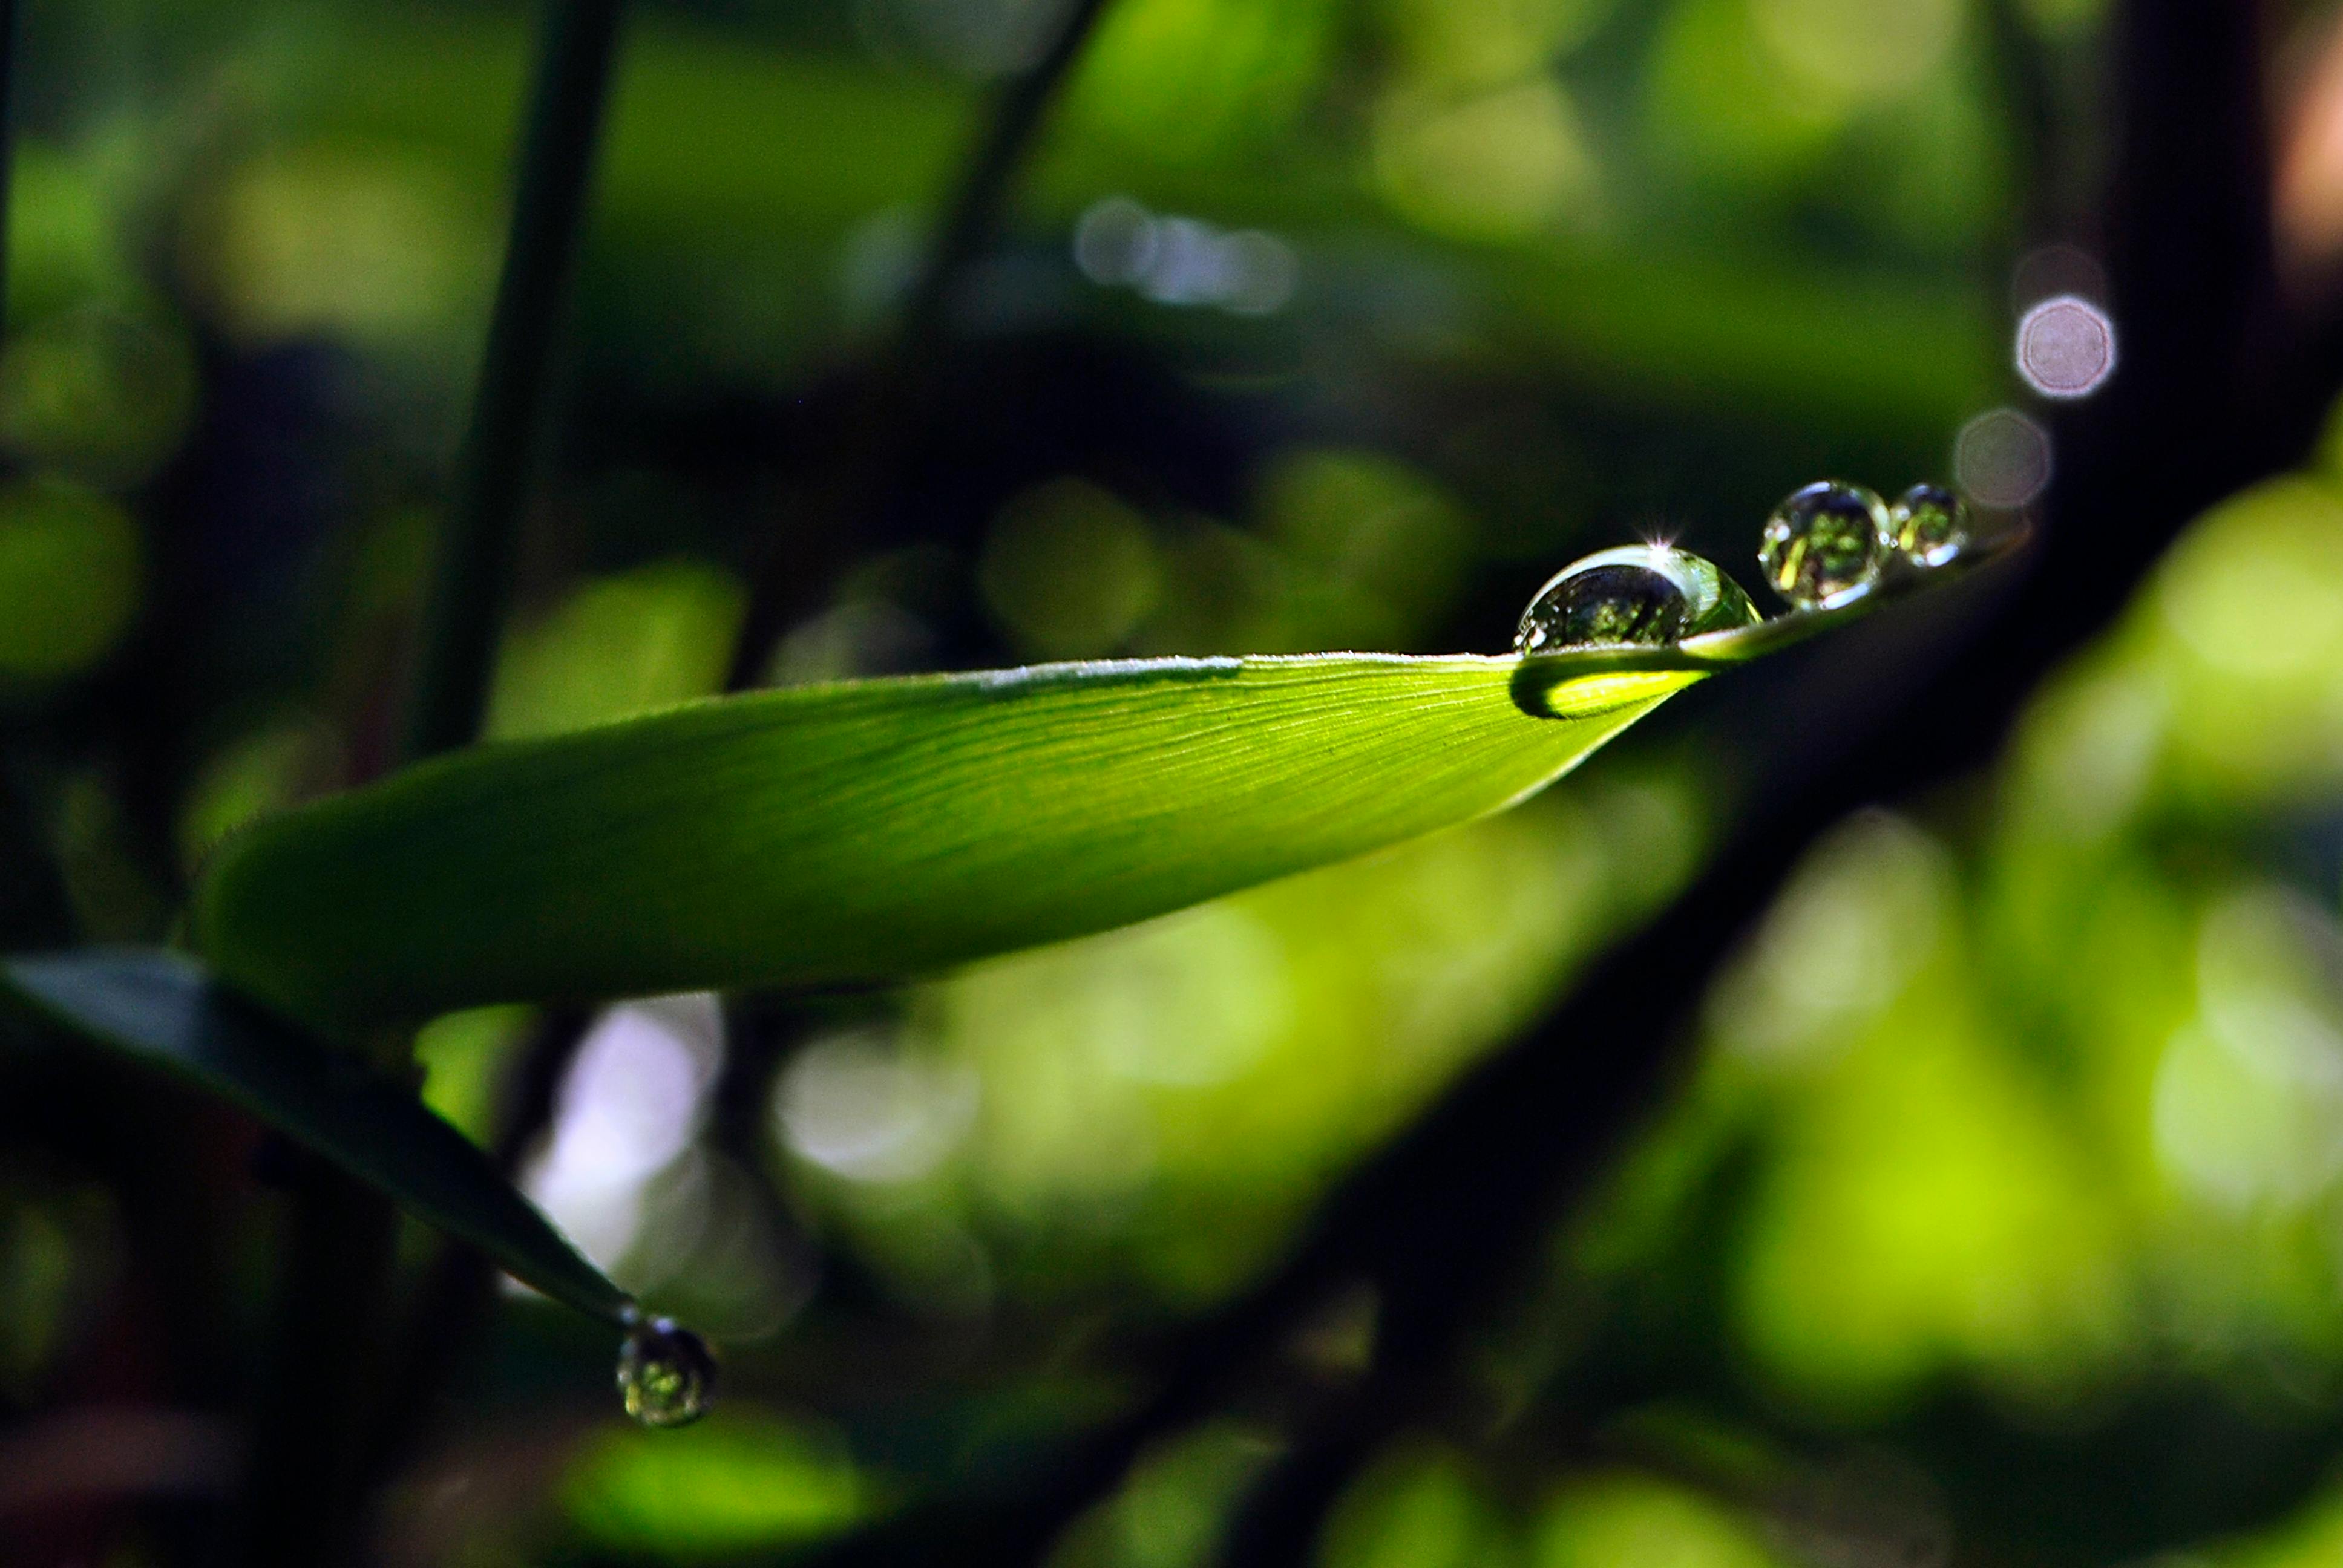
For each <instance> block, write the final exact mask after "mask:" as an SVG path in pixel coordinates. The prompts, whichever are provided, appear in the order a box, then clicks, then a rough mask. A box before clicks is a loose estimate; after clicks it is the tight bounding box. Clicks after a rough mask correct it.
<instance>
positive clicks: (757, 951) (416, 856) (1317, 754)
mask: <svg viewBox="0 0 2343 1568" xmlns="http://www.w3.org/2000/svg"><path fill="white" fill-rule="evenodd" d="M1518 663H1519V661H1518V660H1517V659H1514V658H1479V657H1473V656H1463V655H1458V656H1453V657H1445V658H1401V657H1397V656H1392V655H1370V654H1322V655H1307V656H1300V657H1290V658H1242V659H1240V658H1214V659H1151V660H1140V661H1129V662H1118V663H1102V664H1072V665H1047V666H1041V667H1037V668H1030V669H1018V670H1005V671H992V672H986V673H980V674H975V675H956V676H918V677H910V678H900V679H882V680H867V681H849V682H843V683H840V684H837V685H830V686H821V687H809V688H802V689H794V690H787V691H774V692H762V693H757V694H754V695H750V696H746V697H738V698H730V699H720V700H714V701H709V702H703V703H698V704H694V705H690V706H687V707H683V708H679V709H670V710H668V711H666V712H663V713H658V714H652V715H649V716H646V717H642V718H639V719H628V720H626V721H623V722H619V723H616V724H611V725H608V726H604V727H602V728H598V729H588V730H581V731H578V732H577V733H574V734H570V735H566V736H559V737H555V738H551V739H543V740H537V741H527V742H516V743H510V744H504V745H495V746H488V747H482V748H479V749H475V750H472V751H468V752H466V753H463V754H461V755H459V756H455V757H449V758H446V759H439V760H437V761H434V762H430V763H427V764H424V765H422V766H420V767H417V768H415V769H411V770H409V771H408V772H406V773H403V774H400V775H398V776H397V777H395V778H392V779H387V780H386V781H384V782H382V783H379V784H376V785H373V786H370V787H368V788H367V789H360V790H357V791H354V792H352V793H350V794H347V795H343V796H339V797H336V798H334V799H327V800H324V801H320V802H318V803H317V804H315V805H312V806H309V807H307V808H304V809H300V810H297V811H294V812H290V813H287V814H286V815H284V816H281V817H278V818H276V819H271V820H269V821H266V822H264V823H261V824H259V825H258V826H256V828H254V829H249V830H247V831H246V832H245V833H244V834H242V835H240V836H237V837H236V838H233V839H229V840H228V842H227V843H226V844H224V845H223V846H222V847H221V849H219V851H218V852H217V853H216V855H215V856H214V858H213V860H212V863H211V864H210V865H209V866H208V867H207V868H206V873H205V875H204V877H203V878H202V880H201V882H200V884H199V886H198V888H197V890H196V904H195V930H196V941H197V944H198V946H199V947H200V948H201V949H202V950H203V951H204V952H205V953H206V955H207V956H208V957H209V959H210V960H211V961H212V962H213V963H214V964H215V965H216V968H217V969H218V970H219V971H220V973H221V974H222V975H223V976H224V977H225V978H226V979H227V980H230V981H231V982H232V983H234V984H236V985H237V986H238V987H241V988H243V989H245V990H247V991H249V992H250V993H251V994H252V995H254V996H256V997H257V998H259V999H261V1000H264V1001H266V1002H268V1003H269V1004H271V1005H273V1006H276V1007H278V1008H281V1009H283V1010H287V1011H288V1012H290V1013H292V1014H294V1015H295V1016H297V1017H302V1018H305V1019H309V1020H315V1021H317V1022H318V1023H320V1024H322V1025H324V1026H326V1027H328V1028H348V1027H352V1026H355V1025H357V1023H359V1022H360V1021H362V1020H363V1021H378V1020H385V1019H396V1018H416V1017H420V1016H422V1015H425V1014H428V1013H432V1012H435V1011H439V1010H446V1009H449V1008H456V1007H462V1006H467V1005H470V1004H474V1003H480V1002H488V1001H513V1000H539V999H554V998H561V999H570V1000H584V999H591V998H598V997H608V996H622V995H636V994H644V993H649V992H657V991H668V990H693V989H703V988H727V987H739V986H747V985H780V986H791V985H795V986H826V985H838V984H846V983H853V982H858V981H874V980H891V979H894V978H896V977H899V976H904V975H910V974H916V973H920V972H922V971H926V970H934V969H937V968H939V967H941V966H944V965H947V964H950V963H954V962H957V961H960V960H967V959H972V958H976V957H979V956H981V955H983V954H987V953H993V952H1001V951H1004V950H1010V949H1013V948H1020V947H1026V946H1031V945H1033V944H1036V943H1040V942H1046V941H1052V940H1058V939H1061V938H1065V937H1072V936H1078V935H1081V934H1082V933H1085V932H1089V931H1095V930H1104V929H1106V928H1108V927H1111V926H1118V925H1122V924H1125V923H1127V922H1129V921H1131V920H1141V919H1144V918H1146V917H1148V916H1151V915H1156V914H1161V913H1162V912H1164V911H1166V910H1174V909H1178V908H1181V907H1182V906H1184V905H1187V904H1191V903H1194V902H1196V901H1198V900H1203V899H1208V898H1212V897H1215V896H1217V895H1219V894H1222V893H1226V892H1231V891H1233V890H1236V889H1239V888H1242V887H1247V886H1250V885H1252V884H1253V883H1256V882H1262V881H1266V880H1268V879H1272V878H1275V877H1280V876H1283V875H1285V874H1287V873H1289V872H1292V871H1300V870H1303V869H1308V868H1310V867H1312V866H1319V865H1323V864H1326V863H1328V862H1330V861H1333V860H1338V859H1345V858H1348V857H1350V856H1353V855H1357V854H1361V853H1363V852H1365V851H1367V850H1371V849H1380V848H1382V847H1383V846H1384V845H1387V844H1392V843H1395V842H1398V841H1399V840H1401V839H1409V838H1413V837H1415V836H1416V835H1418V834H1421V833H1425V832H1429V831H1431V830H1433V829H1437V828H1443V827H1446V826H1448V825H1450V824H1452V823H1456V822H1461V821H1464V820H1466V819H1470V818H1473V817H1477V816H1480V815H1482V814H1483V813H1485V812H1488V811H1493V810H1495V809H1498V808H1500V807H1503V806H1506V805H1509V804H1511V803H1512V802H1513V801H1514V800H1517V799H1520V798H1521V797H1522V796H1523V795H1525V794H1527V793H1529V792H1531V791H1533V790H1534V789H1538V788H1539V787H1540V786H1542V785H1544V784H1546V783H1548V782H1550V781H1551V780H1552V779H1554V778H1555V777H1556V776H1557V775H1559V774H1561V773H1562V772H1564V770H1565V769H1568V768H1570V767H1571V766H1572V765H1573V764H1574V763H1575V762H1577V761H1578V760H1579V759H1582V758H1584V757H1585V756H1586V755H1587V754H1588V753H1589V752H1591V751H1593V750H1594V749H1595V748H1596V747H1598V746H1600V745H1601V744H1602V743H1603V742H1604V741H1605V740H1607V739H1610V738H1611V737H1612V736H1614V735H1615V734H1617V733H1618V732H1619V731H1620V730H1622V729H1625V728H1626V727H1627V726H1628V725H1630V724H1631V723H1633V722H1634V720H1635V719H1637V718H1639V717H1641V716H1642V715H1643V714H1644V712H1646V711H1647V710H1649V709H1651V708H1652V707H1654V705H1656V704H1657V703H1658V702H1659V701H1661V700H1662V699H1664V698H1665V697H1666V696H1667V695H1668V694H1669V693H1670V692H1673V691H1675V690H1677V689H1681V688H1683V687H1684V686H1687V685H1690V684H1691V683H1692V682H1693V681H1694V680H1697V679H1698V678H1700V675H1699V672H1698V671H1696V670H1691V671H1687V670H1668V671H1627V672H1617V671H1610V670H1607V669H1605V670H1603V671H1599V672H1597V673H1595V674H1594V675H1593V676H1591V677H1590V678H1588V679H1587V680H1586V681H1584V682H1583V683H1580V684H1577V685H1572V684H1570V683H1566V682H1565V683H1562V684H1559V685H1554V686H1550V687H1549V688H1548V689H1546V691H1545V692H1544V700H1545V701H1546V703H1547V704H1548V705H1549V707H1550V710H1551V711H1553V712H1554V713H1555V714H1556V717H1555V718H1553V719H1535V718H1531V717H1529V716H1527V715H1525V714H1524V713H1523V710H1522V709H1521V708H1520V707H1519V706H1517V705H1516V703H1515V701H1514V699H1513V696H1512V695H1511V694H1510V691H1509V682H1510V681H1511V679H1512V678H1513V673H1514V670H1515V668H1516V666H1517V665H1518Z"/></svg>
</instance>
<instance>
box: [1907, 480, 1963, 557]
mask: <svg viewBox="0 0 2343 1568" xmlns="http://www.w3.org/2000/svg"><path fill="white" fill-rule="evenodd" d="M1968 542H1969V509H1968V507H1967V505H1966V503H1965V502H1964V501H1962V499H1961V498H1959V497H1958V496H1956V495H1955V494H1953V493H1952V491H1950V490H1947V489H1946V488H1945V487H1943V486H1941V485H1915V486H1913V487H1911V488H1910V489H1908V490H1906V491H1905V492H1904V493H1903V494H1902V495H1900V496H1898V497H1896V504H1895V505H1894V506H1892V507H1890V508H1887V544H1888V548H1891V549H1893V550H1895V551H1896V553H1897V554H1898V555H1900V556H1902V557H1903V558H1905V559H1906V560H1907V561H1910V562H1911V563H1912V564H1913V565H1914V566H1916V567H1940V566H1943V565H1944V564H1945V563H1946V561H1948V560H1951V559H1952V558H1954V557H1955V556H1956V555H1959V554H1960V553H1961V547H1963V546H1964V545H1966V544H1967V543H1968Z"/></svg>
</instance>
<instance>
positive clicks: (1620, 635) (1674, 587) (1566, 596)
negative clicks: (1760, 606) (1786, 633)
mask: <svg viewBox="0 0 2343 1568" xmlns="http://www.w3.org/2000/svg"><path fill="white" fill-rule="evenodd" d="M1756 621H1757V608H1756V607H1755V605H1753V604H1751V603H1750V602H1749V596H1748V595H1747V594H1745V593H1744V592H1742V591H1741V585H1740V584H1738V583H1736V582H1735V581H1734V580H1733V579H1732V578H1729V577H1726V576H1725V574H1724V573H1723V572H1722V571H1720V570H1718V569H1717V568H1716V565H1715V563H1714V562H1712V561H1708V560H1704V559H1703V558H1701V557H1699V556H1695V555H1693V554H1691V553H1689V552H1687V551H1684V550H1679V549H1674V548H1669V547H1668V546H1665V545H1627V546H1624V547H1622V548H1618V549H1615V550H1604V551H1601V552H1600V553H1598V554H1595V555H1591V556H1588V557H1587V558H1584V560H1578V561H1573V562H1572V563H1571V564H1570V565H1568V566H1566V567H1564V568H1562V570H1560V571H1558V572H1556V573H1554V576H1553V577H1551V578H1547V579H1546V584H1545V586H1544V588H1540V589H1538V591H1537V597H1536V598H1533V599H1531V600H1530V607H1529V608H1527V609H1525V610H1523V612H1522V624H1521V627H1520V628H1519V629H1518V630H1516V631H1515V632H1514V633H1513V647H1514V648H1515V649H1516V650H1518V651H1520V652H1522V653H1555V652H1559V651H1560V650H1562V649H1564V648H1619V647H1664V646H1666V645H1667V644H1669V643H1673V642H1677V641H1680V640H1682V639H1683V638H1687V637H1695V636H1698V635H1699V634H1700V633H1702V632H1706V631H1722V630H1724V629H1725V628H1728V627H1735V626H1754V625H1755V624H1756Z"/></svg>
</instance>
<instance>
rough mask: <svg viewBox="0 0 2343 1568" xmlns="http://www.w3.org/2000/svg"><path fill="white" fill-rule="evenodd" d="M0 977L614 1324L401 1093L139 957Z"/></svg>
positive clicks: (71, 1023)
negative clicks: (252, 1117)
mask: <svg viewBox="0 0 2343 1568" xmlns="http://www.w3.org/2000/svg"><path fill="white" fill-rule="evenodd" d="M0 979H5V981H6V983H7V985H8V986H9V987H11V988H12V989H14V990H15V991H16V992H17V993H19V994H20V995H21V996H22V997H23V998H24V999H25V1000H27V1001H29V1002H30V1003H31V1004H32V1005H33V1006H34V1007H35V1008H36V1009H37V1010H40V1011H41V1012H43V1013H45V1014H47V1015H48V1016H49V1017H51V1018H53V1019H55V1020H56V1021H58V1022H59V1023H62V1024H64V1025H65V1026H66V1027H67V1028H68V1029H71V1030H73V1031H74V1032H75V1033H77V1034H80V1035H83V1036H85V1037H86V1038H88V1039H90V1040H96V1042H97V1043H99V1044H101V1045H104V1046H107V1047H110V1048H111V1049H113V1050H118V1051H121V1052H122V1053H123V1054H125V1055H126V1056H130V1057H134V1058H136V1060H140V1061H142V1062H145V1063H147V1064H148V1065H150V1066H154V1067H158V1068H161V1069H163V1070H166V1071H168V1072H170V1073H173V1074H175V1075H176V1076H177V1077H179V1078H182V1079H185V1080H186V1081H190V1082H192V1083H194V1084H196V1086H197V1087H199V1088H201V1089H204V1090H206V1091H209V1092H211V1093H213V1094H216V1095H218V1096H220V1097H221V1098H222V1099H224V1100H227V1101H232V1102H234V1103H235V1104H236V1105H238V1106H241V1107H242V1108H243V1109H244V1110H246V1111H250V1112H251V1113H252V1114H253V1115H254V1116H256V1117H257V1118H259V1120H260V1121H263V1122H265V1123H266V1124H267V1125H268V1126H270V1127H272V1128H274V1129H276V1130H277V1131H279V1132H281V1133H283V1134H284V1135H285V1136H286V1137H287V1138H290V1139H292V1140H293V1141H295V1142H297V1143H299V1144H301V1145H302V1146H304V1147H305V1148H307V1149H310V1150H312V1151H316V1152H317V1154H319V1155H320V1156H322V1157H324V1158H325V1159H327V1160H328V1161H332V1162H333V1163H335V1164H337V1165H338V1166H340V1167H341V1168H342V1169H343V1170H345V1171H348V1172H349V1173H350V1174H351V1175H353V1176H356V1177H357V1178H358V1179H359V1180H360V1181H366V1182H367V1183H369V1184H371V1185H373V1186H375V1187H378V1188H380V1189H381V1190H382V1191H384V1192H386V1193H387V1194H388V1195H389V1196H390V1197H391V1198H392V1199H393V1200H394V1201H397V1204H398V1205H399V1207H401V1208H403V1209H405V1210H406V1211H407V1212H409V1213H411V1214H413V1215H414V1216H415V1217H416V1218H417V1219H419V1220H422V1221H426V1222H427V1223H428V1224H432V1225H436V1226H437V1227H438V1228H439V1229H440V1230H442V1231H447V1233H449V1234H450V1235H453V1236H457V1237H460V1238H461V1239H463V1240H464V1241H469V1242H470V1243H472V1244H473V1245H474V1246H476V1247H478V1248H479V1249H480V1250H481V1251H484V1252H486V1253H488V1255H489V1256H490V1257H492V1258H494V1259H495V1260H496V1261H498V1263H499V1264H500V1265H502V1266H503V1268H504V1269H505V1270H506V1271H507V1272H508V1273H510V1274H512V1275H513V1276H514V1277H515V1278H516V1279H519V1280H523V1281H526V1282H528V1283H529V1284H531V1285H534V1286H536V1287H537V1288H538V1290H540V1291H543V1292H545V1293H546V1294H547V1295H548V1296H551V1297H552V1298H553V1299H554V1300H556V1301H558V1302H565V1303H567V1304H568V1305H569V1306H572V1307H576V1308H577V1309H578V1310H579V1311H580V1312H590V1313H592V1314H594V1315H595V1316H597V1317H602V1318H608V1319H611V1320H613V1321H616V1320H617V1319H618V1314H619V1312H621V1310H622V1309H624V1308H625V1307H626V1306H627V1305H628V1296H627V1294H626V1292H623V1291H621V1290H619V1289H618V1286H616V1285H614V1284H612V1283H611V1282H609V1281H608V1280H607V1279H604V1278H603V1277H602V1274H601V1272H600V1271H598V1270H597V1269H596V1268H595V1267H594V1265H593V1264H591V1263H589V1262H588V1261H586V1260H585V1259H584V1258H582V1257H580V1256H578V1252H577V1251H576V1250H575V1249H573V1248H572V1247H571V1246H570V1245H569V1243H568V1241H564V1240H562V1238H561V1236H560V1234H559V1233H558V1231H555V1230H554V1229H553V1227H552V1226H551V1225H550V1224H548V1222H547V1221H546V1219H545V1216H544V1215H542V1214H540V1213H538V1211H537V1210H536V1209H535V1208H534V1207H532V1206H531V1205H530V1203H529V1202H528V1200H527V1199H526V1198H523V1197H522V1196H521V1195H520V1193H518V1191H515V1190H514V1189H513V1186H512V1183H511V1182H509V1181H506V1180H505V1178H504V1175H503V1174H502V1172H500V1171H498V1170H497V1168H496V1166H495V1165H494V1164H493V1163H491V1162H490V1161H489V1160H488V1156H487V1155H485V1154H483V1153H482V1152H481V1151H479V1150H478V1148H476V1147H474V1146H473V1145H472V1144H471V1143H469V1142H468V1141H465V1138H464V1136H463V1134H462V1133H460V1132H458V1131H456V1130H455V1129H454V1128H452V1127H450V1126H448V1125H447V1123H446V1122H445V1121H440V1120H439V1118H437V1116H434V1115H433V1114H432V1113H431V1112H430V1111H427V1110H426V1109H425V1108H424V1107H423V1105H422V1104H421V1102H419V1101H417V1099H416V1098H415V1096H413V1095H412V1094H402V1093H400V1092H399V1091H397V1089H395V1088H393V1087H392V1086H391V1085H389V1084H387V1083H385V1082H383V1081H380V1080H378V1079H376V1078H374V1077H371V1076H369V1075H368V1074H367V1072H366V1071H365V1070H363V1069H362V1068H361V1067H360V1066H359V1065H358V1064H357V1062H355V1061H354V1060H351V1059H350V1058H349V1057H347V1055H344V1054H342V1053H340V1052H338V1051H337V1050H334V1049H333V1048H331V1047H329V1046H327V1045H326V1044H325V1043H324V1042H322V1041H320V1040H315V1039H312V1038H310V1037H309V1036H307V1035H305V1034H303V1033H302V1032H300V1031H299V1030H297V1029H295V1028H294V1027H293V1026H291V1025H289V1024H287V1023H284V1022H281V1021H279V1020H277V1019H274V1018H271V1017H269V1016H267V1015H266V1014H265V1013H262V1012H260V1011H259V1010H256V1009H255V1008H253V1007H251V1006H249V1005H247V1004H246V1003H244V1002H241V1001H239V1000H236V998H234V997H232V996H229V995H227V994H226V992H225V991H223V990H220V989H219V988H218V987H217V986H216V985H214V984H213V983H212V981H211V980H210V978H209V977H208V976H207V975H206V974H205V972H204V970H202V969H201V968H199V967H198V966H196V964H195V963H193V962H191V961H189V960H186V959H185V958H182V957H180V956H179V955H177V954H176V953H170V952H165V951H161V950H155V949H149V948H95V949H87V950H82V951H79V952H72V953H57V954H48V955H39V956H33V957H15V958H7V959H0Z"/></svg>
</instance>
